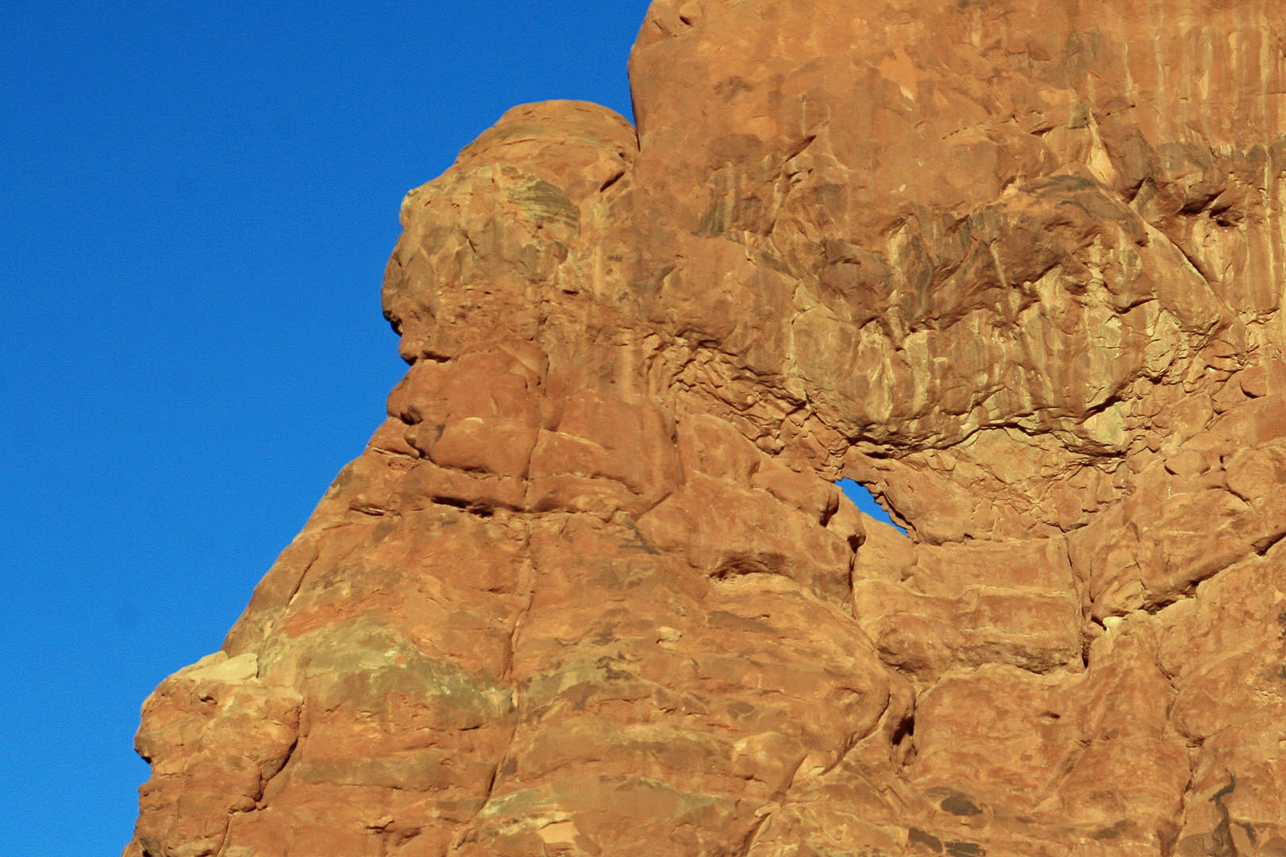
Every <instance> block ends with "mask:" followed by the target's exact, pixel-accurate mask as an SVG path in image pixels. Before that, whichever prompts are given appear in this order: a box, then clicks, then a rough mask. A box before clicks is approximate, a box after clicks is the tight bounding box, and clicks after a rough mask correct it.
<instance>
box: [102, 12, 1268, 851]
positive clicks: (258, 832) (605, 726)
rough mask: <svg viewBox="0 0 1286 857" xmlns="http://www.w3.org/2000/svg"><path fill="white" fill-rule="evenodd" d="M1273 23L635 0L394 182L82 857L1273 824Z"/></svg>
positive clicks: (1073, 842) (1241, 17)
mask: <svg viewBox="0 0 1286 857" xmlns="http://www.w3.org/2000/svg"><path fill="white" fill-rule="evenodd" d="M1274 9H1275V7H1274V6H1273V5H1272V4H1270V3H1267V2H1264V0H1239V2H1233V3H1214V2H1208V3H1200V2H1195V0H1193V2H1188V0H1169V2H1166V0H1155V2H1148V3H1125V2H1120V0H1111V2H1098V3H1086V4H1066V3H1062V2H1053V0H1044V1H1043V2H1042V0H1025V1H1024V2H1019V0H1012V2H988V3H962V4H938V3H929V2H917V0H887V2H879V3H874V4H872V3H854V2H841V0H813V2H802V0H800V2H767V0H746V2H741V3H736V4H725V3H713V2H698V0H689V2H677V0H674V2H671V0H658V2H656V3H654V4H653V6H652V9H651V11H650V12H649V15H648V19H647V21H646V22H645V23H644V26H643V29H642V31H641V32H640V35H639V39H638V42H637V43H636V46H635V49H634V53H633V55H632V58H631V80H632V85H633V92H634V106H635V118H636V121H637V129H636V128H635V127H633V126H631V125H630V124H629V123H628V122H626V121H625V120H624V119H622V118H621V117H620V116H618V115H616V114H614V113H612V112H611V111H608V110H606V109H605V108H601V107H597V106H595V105H591V104H586V103H582V102H546V103H541V104H535V105H524V106H520V107H516V108H514V109H513V110H511V111H510V112H509V113H507V114H506V115H505V117H504V118H502V119H501V120H500V122H499V123H497V125H496V126H495V127H493V128H492V129H490V130H489V131H487V132H485V133H484V134H483V135H481V136H480V137H479V139H478V140H477V141H475V142H474V143H473V144H471V145H470V146H469V147H467V148H466V149H465V150H464V151H463V152H462V153H461V155H460V157H459V158H458V159H457V161H456V164H455V166H454V167H453V168H452V169H451V170H450V171H449V172H448V173H446V174H445V175H443V176H442V177H440V178H438V179H436V180H435V181H433V182H431V183H430V184H428V185H425V186H423V187H421V188H418V189H417V190H415V191H412V192H411V193H410V194H408V195H407V198H406V199H405V201H404V202H403V204H402V224H403V228H404V231H403V235H402V238H401V239H400V240H399V242H398V246H397V248H396V249H395V250H394V253H393V257H392V259H391V260H390V262H389V266H388V269H387V273H386V277H385V285H384V295H383V297H384V308H385V314H386V316H387V317H388V318H389V320H390V322H391V323H392V324H393V325H394V327H395V329H396V330H397V331H398V332H399V334H400V335H401V346H400V353H401V354H402V356H403V357H404V358H405V359H407V361H408V362H409V363H411V368H410V370H409V371H408V373H407V376H406V378H405V379H404V380H403V381H402V382H401V383H400V384H399V385H398V386H397V387H396V388H395V389H394V391H393V393H392V394H391V395H390V397H389V402H388V414H389V416H388V420H387V421H386V422H385V423H384V424H383V426H382V427H380V428H379V429H378V430H377V431H376V433H375V436H374V437H373V439H372V441H371V443H370V445H369V446H368V448H367V451H366V453H364V454H363V455H362V456H361V457H360V458H359V459H357V460H356V461H355V462H353V463H352V464H351V465H349V467H347V468H345V470H344V471H343V472H342V473H341V474H340V477H339V478H338V479H337V480H336V482H335V484H334V485H333V486H332V487H331V489H330V491H328V492H327V495H326V497H325V498H324V499H323V500H322V502H321V504H320V505H319V506H318V509H317V511H316V512H315V513H314V516H313V518H312V519H311V520H310V522H309V524H308V525H307V526H306V527H305V528H304V531H303V532H302V533H301V534H300V536H299V537H298V538H297V539H296V541H295V542H294V543H292V545H291V546H290V547H289V548H288V549H287V550H286V551H285V552H284V553H283V554H282V557H281V558H280V559H279V560H278V562H277V564H276V565H275V566H274V567H273V569H272V570H271V571H270V572H269V573H268V575H267V576H266V577H265V578H264V580H263V582H262V583H261V584H260V586H259V588H258V589H257V590H256V593H255V596H254V599H253V600H252V602H251V604H250V607H249V608H248V609H247V611H246V613H245V614H244V615H243V616H242V618H241V619H240V620H239V621H238V623H237V625H236V626H235V627H234V628H233V629H232V631H231V632H230V634H229V637H228V639H227V641H226V643H225V645H224V648H223V650H222V651H221V652H219V653H217V654H215V655H212V656H210V657H209V658H207V659H205V660H203V661H202V662H201V663H199V664H197V665H194V666H193V667H190V668H188V669H187V670H184V671H181V672H180V673H178V674H176V675H175V676H173V677H172V678H170V679H168V680H167V681H166V682H165V683H164V684H163V685H162V686H161V687H160V688H159V689H158V691H157V692H156V694H154V695H153V697H152V698H151V699H150V700H149V702H148V705H147V707H146V708H145V711H144V720H143V726H142V729H141V730H140V733H139V747H140V751H141V752H143V753H144V754H145V755H147V756H148V757H149V758H150V759H151V760H152V763H153V773H154V775H153V779H152V781H151V782H150V783H149V785H148V786H147V787H145V789H144V791H143V794H142V815H141V817H140V822H139V828H138V835H137V837H136V840H135V842H134V843H132V844H131V846H130V847H129V848H127V850H126V854H127V855H128V857H141V855H144V854H153V855H161V854H165V855H170V854H175V855H178V854H199V853H205V852H209V853H221V854H228V855H234V854H235V855H241V857H248V855H252V854H253V855H270V854H271V855H285V854H296V853H298V854H303V853H320V852H321V851H325V850H335V849H338V850H341V851H344V852H345V853H349V852H352V853H365V852H368V851H369V852H370V853H380V854H407V855H430V854H431V855H446V854H453V855H454V854H459V855H483V854H488V855H494V854H513V855H520V854H532V853H541V852H542V851H543V852H544V853H559V854H599V853H630V854H633V853H638V854H644V853H646V854H712V855H713V854H738V855H753V857H770V855H771V857H776V856H777V855H781V857H786V855H801V857H802V855H823V854H840V853H865V854H886V855H892V854H922V853H924V854H930V853H936V854H952V855H956V857H960V855H983V854H991V855H993V857H994V855H1002V854H1023V855H1037V854H1040V855H1045V854H1048V855H1051V857H1052V855H1065V854H1079V855H1092V854H1104V855H1106V854H1139V855H1143V854H1162V855H1172V854H1178V855H1198V854H1221V855H1222V854H1237V853H1241V854H1250V853H1264V854H1274V853H1286V833H1284V832H1283V831H1282V829H1281V825H1282V824H1284V823H1286V819H1283V817H1282V814H1283V809H1284V807H1283V803H1282V799H1281V797H1280V794H1281V793H1282V789H1281V788H1280V787H1279V785H1278V784H1279V782H1280V781H1281V779H1282V778H1283V777H1286V757H1284V756H1283V753H1286V751H1284V750H1283V749H1282V747H1281V746H1280V742H1279V739H1278V734H1277V728H1278V727H1277V724H1278V723H1280V722H1281V719H1282V717H1281V716H1282V713H1283V712H1282V705H1283V690H1282V688H1283V687H1286V685H1283V684H1282V681H1283V680H1282V678H1281V676H1280V664H1281V660H1282V656H1283V643H1282V631H1281V626H1282V623H1283V622H1286V618H1283V617H1286V587H1284V586H1283V582H1284V572H1286V567H1284V566H1283V561H1282V554H1281V553H1280V548H1279V547H1278V543H1279V540H1280V539H1281V537H1282V535H1283V534H1286V499H1284V498H1286V494H1283V493H1282V492H1281V491H1280V490H1279V489H1280V484H1281V482H1282V481H1283V475H1286V388H1284V386H1283V385H1286V363H1283V361H1282V359H1281V352H1280V349H1281V346H1282V343H1283V341H1286V333H1284V332H1283V330H1282V327H1281V325H1282V321H1281V315H1280V300H1281V291H1282V285H1283V283H1284V282H1286V276H1283V267H1282V266H1283V262H1282V248H1283V241H1282V237H1283V233H1282V219H1281V213H1282V212H1281V207H1282V204H1281V201H1282V181H1281V178H1282V173H1283V165H1286V147H1284V146H1283V145H1282V143H1283V137H1282V128H1283V125H1282V121H1281V120H1282V113H1281V108H1280V105H1279V102H1280V93H1281V92H1283V91H1286V51H1284V48H1286V27H1284V26H1283V22H1282V20H1281V18H1280V17H1279V16H1278V13H1276V12H1275V11H1274ZM840 477H848V478H853V479H856V480H858V481H859V482H862V483H864V484H866V485H868V486H870V487H872V488H873V490H875V491H876V492H877V493H878V494H880V495H881V496H883V497H884V498H885V499H886V501H887V502H888V504H889V505H890V507H891V509H892V511H893V512H894V515H895V517H896V519H897V520H898V521H899V523H902V524H904V525H905V526H906V528H907V530H908V533H909V538H903V537H901V536H898V535H896V534H895V533H893V532H892V531H889V530H887V529H885V528H875V527H870V528H868V527H865V526H864V525H863V522H862V519H861V517H860V516H859V515H858V514H857V513H856V511H855V510H854V509H853V507H852V506H851V504H849V503H847V502H846V501H843V500H842V499H841V498H840V496H839V492H838V491H837V489H836V488H835V486H834V485H833V482H834V481H835V480H836V479H838V478H840ZM318 818H324V819H325V822H324V823H317V822H316V819H318Z"/></svg>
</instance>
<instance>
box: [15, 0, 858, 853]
mask: <svg viewBox="0 0 1286 857" xmlns="http://www.w3.org/2000/svg"><path fill="white" fill-rule="evenodd" d="M646 7H647V3H646V2H645V0H615V2H613V3H612V4H610V7H609V10H608V11H605V5H604V4H603V3H601V2H586V1H585V0H559V2H557V3H548V4H531V3H518V2H510V0H472V2H470V0H461V1H460V2H452V3H446V2H434V0H430V2H428V3H424V2H417V3H400V2H363V3H352V4H336V3H325V2H322V3H317V2H313V3H307V4H304V3H272V4H265V3H245V2H223V3H219V4H193V3H177V2H175V3H162V2H151V0H142V2H135V3H129V4H126V3H84V2H81V3H78V2H64V3H59V4H54V3H49V2H23V0H8V2H6V3H4V4H3V5H2V6H0V32H4V33H5V34H6V37H7V38H6V39H5V50H4V51H0V156H2V158H3V164H4V168H3V169H0V193H2V195H3V199H4V201H5V204H4V205H3V206H0V402H2V403H3V407H0V514H2V516H3V517H2V518H0V520H3V522H4V525H3V532H0V572H2V573H3V574H4V579H5V582H6V584H7V585H6V587H5V588H6V590H7V597H5V598H4V599H0V622H2V624H0V634H2V635H3V637H2V638H0V639H2V640H3V650H2V652H0V653H2V655H3V657H0V694H2V696H0V699H3V702H4V704H3V705H0V734H4V735H5V736H6V740H5V741H4V742H0V770H3V771H4V772H5V773H6V774H7V776H5V777H4V778H2V779H0V805H4V806H7V807H9V808H10V813H9V818H8V820H7V823H6V824H5V825H4V826H3V827H0V854H13V855H19V854H37V853H38V854H40V855H42V857H61V855H69V856H70V855H76V857H83V855H85V854H116V853H119V852H120V849H121V848H122V847H123V846H124V845H125V843H126V842H127V841H128V839H129V837H130V832H131V829H132V825H133V820H134V815H135V811H136V806H137V798H136V789H137V787H138V785H139V784H140V783H141V782H142V781H143V780H144V779H145V778H146V775H147V766H146V765H145V764H144V763H143V762H142V761H141V760H139V759H138V758H137V757H136V756H135V755H134V753H133V750H132V748H131V741H132V736H133V733H134V730H135V729H136V728H137V725H138V710H139V706H140V704H141V703H142V701H143V699H144V697H145V696H146V695H147V694H148V693H149V692H150V691H151V690H152V688H153V687H155V686H156V684H157V683H158V682H160V681H161V679H163V678H164V677H165V676H166V675H168V674H169V673H171V672H173V671H175V670H177V669H179V668H180V667H182V666H184V665H186V664H189V663H192V662H193V661H195V660H197V659H198V658H200V657H201V656H202V655H205V654H207V653H209V652H211V651H214V650H215V649H217V648H218V646H219V645H220V643H221V642H222V640H223V636H224V634H225V633H226V632H227V630H228V628H229V626H230V625H231V624H232V622H233V621H234V620H235V619H236V617H237V615H238V614H239V613H240V612H241V610H242V608H243V607H244V606H245V604H246V602H247V600H248V599H249V597H250V592H251V590H252V589H253V587H254V585H255V583H256V582H257V581H258V580H259V578H260V577H261V576H262V575H263V573H264V572H265V571H266V570H267V568H268V566H269V565H270V564H271V563H272V561H273V559H274V558H275V557H276V555H277V553H278V552H279V551H280V550H281V549H282V548H283V547H284V546H285V545H286V544H287V543H288V542H289V541H290V539H291V538H292V537H293V536H294V534H295V533H296V532H297V531H298V530H299V528H300V527H301V526H302V525H303V523H304V520H305V519H306V518H307V516H308V514H309V512H310V511H311V510H312V507H313V505H314V504H315V503H316V502H317V501H318V499H320V497H321V495H322V492H323V491H324V490H325V488H326V486H327V485H328V484H329V483H330V481H331V479H332V478H333V476H334V475H335V473H336V472H337V471H338V470H339V469H340V467H342V466H343V465H344V464H345V463H346V462H347V461H349V460H350V459H352V458H354V457H355V456H357V455H358V454H359V453H360V452H361V451H362V447H363V446H364V444H365V442H366V439H367V437H368V436H369V435H370V433H371V432H372V431H373V430H374V429H375V427H376V426H377V425H378V424H379V422H380V420H381V419H382V418H383V411H384V398H385V396H386V394H387V392H388V390H389V389H390V388H391V387H392V386H393V384H394V383H396V381H397V380H398V378H400V377H401V374H402V372H403V370H404V368H405V367H404V365H403V364H402V362H401V361H400V360H399V359H398V357H397V348H396V338H395V337H394V335H393V334H392V332H391V331H390V330H389V329H388V326H387V324H386V323H385V322H384V320H383V318H382V317H381V315H380V307H379V285H380V278H381V275H382V272H383V268H384V263H385V261H386V260H387V258H388V254H389V251H390V250H391V249H392V246H393V243H394V241H395V240H396V239H397V234H398V224H397V211H398V204H399V202H400V201H401V198H402V195H403V193H405V192H406V191H407V190H409V189H410V188H412V187H415V186H416V185H419V184H422V183H423V182H425V181H428V180H429V179H431V178H433V177H434V176H436V175H438V174H439V173H441V172H442V171H443V170H445V169H446V168H447V167H448V166H450V164H451V161H452V160H453V159H454V157H455V154H456V152H457V151H458V150H459V149H460V148H461V147H463V146H464V145H466V144H467V143H468V142H470V141H471V140H472V139H473V138H474V137H475V136H477V134H478V133H480V132H481V131H482V130H484V129H485V128H486V127H488V126H489V125H490V124H491V123H493V122H494V121H495V120H496V119H497V118H498V117H499V116H500V114H501V113H503V112H504V110H506V109H507V108H509V107H511V106H513V105H515V104H519V103H523V102H528V101H537V100H542V99H547V98H581V99H587V100H591V101H597V102H599V103H601V104H606V105H607V106H609V107H612V108H614V109H616V110H618V111H620V112H622V113H624V114H625V115H626V116H627V117H628V116H629V106H630V105H629V91H628V84H627V80H626V59H627V56H628V52H629V47H630V45H631V44H632V42H633V40H634V37H635V35H636V33H637V31H638V27H639V24H640V23H641V22H642V19H643V15H644V12H645V11H646ZM533 10H536V11H533ZM868 508H869V507H868ZM51 819H54V820H56V828H57V829H56V832H55V833H54V834H53V835H51V833H50V831H51V827H50V825H51V823H52V822H51Z"/></svg>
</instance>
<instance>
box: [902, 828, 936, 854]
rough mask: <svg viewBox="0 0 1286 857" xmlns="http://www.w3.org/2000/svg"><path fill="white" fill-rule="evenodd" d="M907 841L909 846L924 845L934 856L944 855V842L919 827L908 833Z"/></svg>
mask: <svg viewBox="0 0 1286 857" xmlns="http://www.w3.org/2000/svg"><path fill="white" fill-rule="evenodd" d="M906 841H907V844H908V845H923V846H925V847H926V848H928V849H929V850H931V851H932V852H933V853H934V854H941V853H942V840H941V839H939V838H938V837H936V836H934V835H933V834H932V833H925V832H924V831H923V830H921V829H920V828H918V827H912V828H911V829H910V830H908V831H907V832H906Z"/></svg>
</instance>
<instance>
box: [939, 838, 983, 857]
mask: <svg viewBox="0 0 1286 857" xmlns="http://www.w3.org/2000/svg"><path fill="white" fill-rule="evenodd" d="M947 853H948V854H950V855H951V857H983V855H985V854H986V853H987V849H986V848H983V847H982V846H981V845H979V844H978V843H977V842H961V841H955V842H948V843H947Z"/></svg>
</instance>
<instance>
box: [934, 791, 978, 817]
mask: <svg viewBox="0 0 1286 857" xmlns="http://www.w3.org/2000/svg"><path fill="white" fill-rule="evenodd" d="M940 806H941V807H942V808H943V809H944V810H945V811H947V812H949V813H951V814H952V815H981V814H982V810H981V809H979V808H978V805H977V804H976V803H974V802H973V801H971V800H969V797H968V796H967V795H963V794H961V793H960V792H952V793H951V794H949V795H947V796H946V797H945V798H944V799H943V801H942V803H941V804H940Z"/></svg>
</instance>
